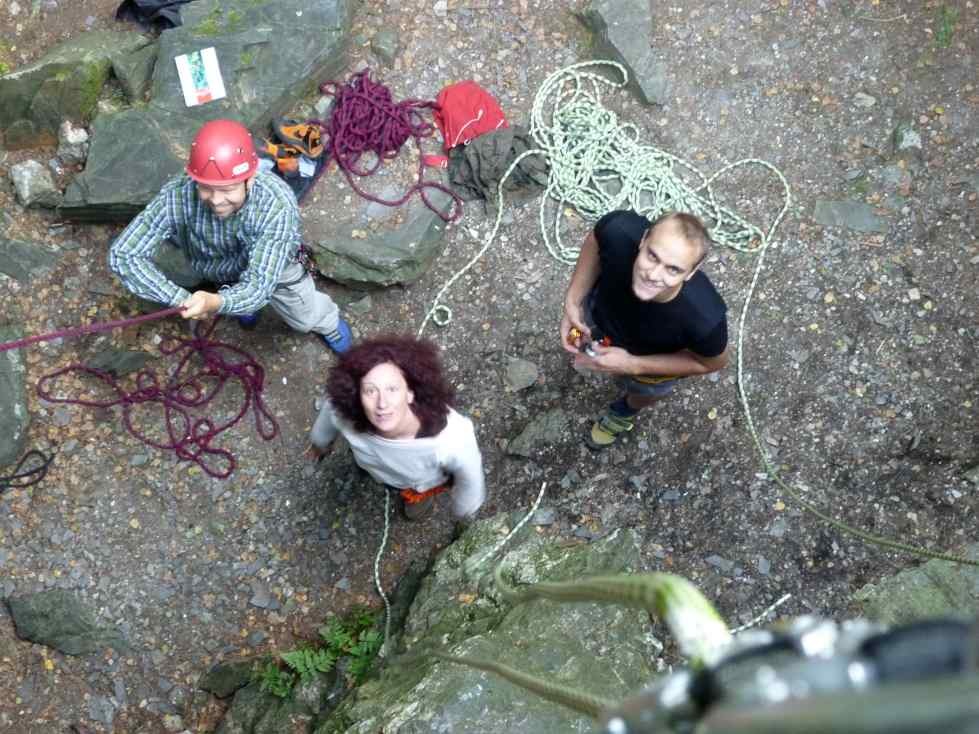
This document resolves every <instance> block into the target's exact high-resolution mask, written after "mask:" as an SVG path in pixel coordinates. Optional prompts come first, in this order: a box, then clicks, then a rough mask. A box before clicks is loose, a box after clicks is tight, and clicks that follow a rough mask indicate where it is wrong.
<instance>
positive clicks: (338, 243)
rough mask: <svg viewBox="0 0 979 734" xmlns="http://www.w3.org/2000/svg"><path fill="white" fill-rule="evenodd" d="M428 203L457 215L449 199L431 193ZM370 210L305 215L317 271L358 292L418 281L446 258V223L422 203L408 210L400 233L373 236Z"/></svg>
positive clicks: (385, 231) (409, 205) (382, 231)
mask: <svg viewBox="0 0 979 734" xmlns="http://www.w3.org/2000/svg"><path fill="white" fill-rule="evenodd" d="M428 197H429V199H430V200H431V201H432V203H433V204H435V206H437V207H439V208H440V209H441V211H443V212H444V213H445V214H448V213H449V212H450V211H451V206H452V199H451V198H450V197H449V196H448V195H447V194H444V193H442V192H441V191H438V190H431V191H429V193H428ZM374 206H376V205H374ZM370 208H371V205H369V204H367V203H366V202H364V201H361V202H360V207H359V208H356V207H354V208H351V207H332V208H329V209H318V208H316V207H313V206H310V207H306V208H305V209H304V211H303V227H304V235H305V236H304V241H305V242H306V243H307V245H308V246H309V247H310V249H311V250H312V251H313V254H314V257H315V260H316V266H317V268H318V269H319V271H320V272H321V273H322V274H323V275H325V276H326V277H328V278H331V279H333V280H335V281H337V282H338V283H344V284H346V285H350V286H354V287H362V286H389V285H395V284H397V283H410V282H411V281H413V280H417V279H418V278H419V277H421V275H422V274H423V273H424V272H425V271H426V270H428V267H429V266H430V265H431V263H432V262H433V261H434V260H435V258H436V257H438V256H439V254H440V253H441V252H442V249H443V247H444V237H443V234H444V232H445V226H446V224H445V222H444V221H443V220H442V219H441V217H439V216H438V215H437V214H436V213H435V212H434V211H432V210H431V209H429V208H428V207H426V206H425V205H424V204H423V203H422V202H421V200H420V199H419V198H418V197H416V198H414V199H412V200H411V201H410V202H409V203H407V204H405V205H404V208H405V214H404V221H403V222H401V223H400V224H399V225H398V226H397V227H395V228H390V229H388V228H386V227H380V228H378V230H376V231H371V230H369V229H368V228H367V225H366V223H367V222H368V221H369V220H371V219H372V218H371V217H370V214H369V212H368V210H369V209H370Z"/></svg>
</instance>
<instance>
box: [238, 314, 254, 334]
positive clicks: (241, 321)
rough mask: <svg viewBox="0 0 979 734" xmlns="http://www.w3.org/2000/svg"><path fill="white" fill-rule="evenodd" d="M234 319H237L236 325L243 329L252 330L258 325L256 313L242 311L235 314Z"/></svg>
mask: <svg viewBox="0 0 979 734" xmlns="http://www.w3.org/2000/svg"><path fill="white" fill-rule="evenodd" d="M235 319H237V320H238V326H240V327H241V328H242V329H244V330H245V331H252V330H253V329H254V328H255V327H256V326H258V313H244V314H241V315H240V316H235Z"/></svg>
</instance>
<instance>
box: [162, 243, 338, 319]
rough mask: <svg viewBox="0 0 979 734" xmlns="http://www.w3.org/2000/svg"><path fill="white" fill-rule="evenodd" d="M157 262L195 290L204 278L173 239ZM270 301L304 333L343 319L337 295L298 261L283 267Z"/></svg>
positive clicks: (172, 275)
mask: <svg viewBox="0 0 979 734" xmlns="http://www.w3.org/2000/svg"><path fill="white" fill-rule="evenodd" d="M155 262H156V265H157V267H159V268H160V270H161V271H162V272H163V273H164V275H166V276H167V277H168V278H170V280H172V281H173V282H174V283H176V284H177V285H179V286H181V287H182V288H186V289H187V290H190V291H193V290H194V289H195V288H197V286H199V285H200V284H201V283H203V282H204V277H203V276H202V275H201V274H200V273H198V272H197V271H195V270H194V269H193V268H192V267H190V263H189V262H187V258H186V256H185V255H184V254H183V252H182V251H181V250H180V248H178V247H176V246H175V245H173V244H172V243H170V242H163V243H162V244H161V247H160V250H159V252H158V254H157V256H156V258H155ZM269 305H270V306H271V307H272V308H273V309H275V312H276V313H277V314H279V316H281V317H282V320H283V321H285V322H286V323H287V324H288V325H289V326H290V327H292V328H293V329H295V330H296V331H301V332H303V333H304V334H305V333H306V332H308V331H315V332H316V333H317V334H329V333H330V332H332V331H333V330H334V329H336V328H337V322H338V321H339V320H340V309H339V308H337V305H336V304H335V303H334V302H333V299H332V298H330V297H329V296H328V295H326V294H325V293H321V292H320V291H318V290H316V283H315V282H314V281H313V277H312V276H311V275H310V274H309V273H307V272H306V270H305V268H303V266H302V265H300V264H299V263H297V262H292V263H289V264H288V265H286V267H285V269H284V270H283V271H282V275H281V276H280V277H279V282H278V283H277V284H276V286H275V290H274V291H272V297H271V298H270V299H269Z"/></svg>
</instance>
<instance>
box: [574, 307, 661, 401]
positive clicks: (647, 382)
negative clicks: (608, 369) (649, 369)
mask: <svg viewBox="0 0 979 734" xmlns="http://www.w3.org/2000/svg"><path fill="white" fill-rule="evenodd" d="M594 305H595V291H594V290H592V291H591V292H590V293H589V294H588V295H587V296H586V297H585V303H584V316H585V323H587V324H588V326H589V327H594V326H595V317H594V316H593V314H592V309H593V307H594ZM615 381H616V382H617V383H618V384H619V386H620V387H622V389H624V390H625V391H626V392H627V393H629V394H630V395H642V396H644V397H665V396H667V395H669V394H670V393H671V392H673V389H674V388H675V387H676V385H677V383H678V382H679V378H678V377H671V376H668V375H666V376H664V375H635V376H633V375H616V376H615Z"/></svg>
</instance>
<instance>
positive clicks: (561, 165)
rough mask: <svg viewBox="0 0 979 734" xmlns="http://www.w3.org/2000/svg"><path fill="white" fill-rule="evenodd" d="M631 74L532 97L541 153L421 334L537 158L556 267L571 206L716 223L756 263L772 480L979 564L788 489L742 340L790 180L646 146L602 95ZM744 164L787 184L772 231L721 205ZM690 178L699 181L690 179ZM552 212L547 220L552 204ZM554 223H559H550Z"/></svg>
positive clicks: (722, 236) (924, 551) (440, 315)
mask: <svg viewBox="0 0 979 734" xmlns="http://www.w3.org/2000/svg"><path fill="white" fill-rule="evenodd" d="M596 66H604V67H612V68H613V69H615V70H616V71H617V72H618V73H619V75H620V77H621V81H613V80H611V79H609V78H607V77H605V76H602V75H600V74H597V73H595V72H593V71H588V70H587V69H589V68H591V67H596ZM627 79H628V74H627V72H626V70H625V67H623V66H622V65H621V64H619V63H616V62H614V61H585V62H582V63H578V64H573V65H571V66H568V67H566V68H564V69H560V70H559V71H556V72H555V73H553V74H551V75H550V76H549V77H548V78H547V79H546V80H545V81H544V83H543V84H542V85H541V88H540V90H539V91H538V93H537V95H536V96H535V97H534V103H533V108H532V110H531V130H530V131H531V135H532V136H533V137H534V140H535V141H536V143H537V145H538V148H536V149H533V150H529V151H526V152H525V153H522V154H521V155H520V156H519V157H517V158H516V159H514V161H513V163H511V164H510V168H509V169H508V170H507V173H506V175H505V176H504V177H503V179H502V180H501V181H500V184H499V186H498V187H497V214H496V220H495V222H494V224H493V227H492V230H491V231H490V233H489V235H488V236H487V237H486V240H485V241H484V243H483V246H482V247H481V248H480V249H479V251H478V252H477V253H476V254H475V255H474V256H473V257H472V258H471V259H470V260H469V262H467V263H466V264H465V265H464V266H463V267H462V268H461V269H460V270H459V271H458V272H456V273H455V274H454V275H453V276H452V277H451V278H449V280H448V281H447V282H446V283H445V284H444V285H443V286H442V288H441V289H440V290H439V291H438V293H437V294H436V296H435V298H434V300H433V302H432V307H431V308H430V309H429V311H428V312H427V313H426V314H425V318H424V319H423V320H422V323H421V326H420V327H419V328H418V332H417V335H418V336H421V335H422V333H423V332H424V330H425V327H426V325H427V324H428V321H429V320H432V321H434V322H435V323H436V324H437V325H440V326H444V325H445V324H447V323H448V322H449V321H450V320H451V318H452V311H451V309H449V307H448V306H446V305H445V304H443V303H442V298H443V296H444V295H445V293H446V292H447V291H448V289H449V288H451V287H452V285H453V284H454V283H455V282H456V281H457V280H459V278H461V277H462V276H463V275H464V274H465V273H466V272H468V271H469V269H470V268H472V267H473V266H474V265H475V264H476V262H477V261H478V260H479V259H480V258H481V257H482V256H483V254H484V253H485V252H486V251H487V250H488V249H489V247H490V245H492V244H493V241H494V240H495V239H496V234H497V232H498V231H499V228H500V225H501V223H502V221H503V185H504V182H505V181H506V178H507V176H509V175H510V173H511V172H512V171H513V169H515V168H516V166H517V165H519V163H520V161H521V160H522V159H523V158H524V157H527V156H532V155H540V156H543V157H545V158H546V159H547V161H548V162H549V164H550V177H549V179H548V185H547V188H546V189H545V191H544V194H543V198H542V203H541V207H540V227H541V235H542V237H543V240H544V244H545V246H546V247H547V250H548V252H549V253H550V254H551V255H552V256H553V257H554V258H555V259H557V260H558V261H560V262H563V263H566V264H569V265H570V264H574V263H575V262H576V261H577V259H578V253H579V248H578V247H569V246H566V245H565V244H564V243H563V242H562V239H561V234H560V223H561V217H562V216H563V215H564V210H565V208H566V207H569V206H570V207H573V208H574V209H576V210H577V211H578V212H579V213H580V214H581V216H583V217H584V218H585V219H587V220H589V221H595V220H597V219H598V218H599V217H601V216H602V215H604V214H606V213H607V212H609V211H613V210H615V209H622V208H629V209H633V210H634V211H637V212H639V213H641V214H645V215H646V216H647V217H649V218H650V219H653V220H654V219H656V218H657V217H658V216H659V215H660V214H662V213H664V212H667V211H686V212H690V213H692V214H695V215H697V216H699V217H700V218H701V219H703V220H705V221H707V222H709V223H710V226H709V229H710V231H711V239H712V240H713V241H714V242H716V243H718V244H720V245H724V246H726V247H729V248H731V249H734V250H737V251H739V252H746V253H752V254H755V255H757V260H756V262H755V269H754V273H753V274H752V277H751V281H750V283H749V286H748V290H747V293H746V294H745V298H744V306H743V307H742V309H741V315H740V317H739V319H738V337H737V341H736V347H737V385H738V399H739V402H740V403H741V407H742V410H743V411H744V415H745V422H746V424H747V426H748V432H749V434H750V436H751V440H752V442H753V443H754V445H755V448H756V450H757V452H758V454H759V456H760V458H761V462H762V465H763V466H764V468H765V471H766V473H767V474H768V476H769V477H770V478H771V479H772V481H774V482H775V483H776V484H777V485H778V487H779V488H781V489H782V490H783V491H784V492H785V493H786V494H787V495H788V496H789V497H791V498H792V499H793V500H795V502H797V503H798V504H799V505H800V506H801V507H802V508H803V509H805V510H806V511H807V512H809V513H810V514H812V515H814V516H815V517H817V518H819V519H820V520H822V521H823V522H825V523H826V524H828V525H830V526H832V527H834V528H836V529H837V530H839V531H841V532H843V533H846V534H849V535H852V536H854V537H856V538H859V539H861V540H863V541H864V542H867V543H870V544H873V545H877V546H880V547H883V548H888V549H890V550H897V551H903V552H905V553H910V554H912V555H916V556H920V557H925V558H935V559H940V560H944V561H951V562H953V563H961V564H967V565H971V566H979V560H973V559H970V558H966V557H964V556H961V555H955V554H950V553H942V552H939V551H934V550H931V549H928V548H923V547H920V546H916V545H911V544H909V543H902V542H900V541H896V540H891V539H889V538H884V537H881V536H878V535H873V534H871V533H869V532H867V531H864V530H860V529H859V528H855V527H853V526H852V525H849V524H847V523H845V522H843V521H841V520H837V519H836V518H834V517H831V516H829V515H827V514H826V513H825V512H823V511H822V510H820V509H819V508H818V507H816V506H815V505H813V504H812V503H810V502H809V501H808V500H806V499H805V498H804V497H803V496H802V494H801V492H800V491H799V490H797V489H795V488H793V487H792V486H790V485H789V484H788V483H787V482H786V481H785V480H784V479H783V478H782V476H781V474H780V473H779V471H778V469H777V468H776V467H775V465H774V464H773V463H772V461H771V460H770V459H769V457H768V453H767V451H766V449H765V447H764V445H763V443H762V441H761V438H760V436H759V435H758V430H757V428H756V426H755V421H754V418H753V416H752V413H751V406H750V404H749V401H748V391H747V388H746V387H745V383H744V372H745V370H744V342H745V334H746V333H747V326H746V324H747V317H748V313H749V311H750V309H751V300H752V298H753V296H754V293H755V288H756V287H757V285H758V279H759V277H760V276H761V271H762V268H763V267H764V264H765V257H766V255H767V254H768V250H769V246H770V245H771V242H772V237H773V234H774V232H775V230H776V229H777V227H778V226H779V224H781V222H782V219H783V218H784V217H785V215H786V213H787V212H788V210H789V206H790V203H791V192H790V189H789V184H788V181H786V179H785V176H784V175H783V174H782V172H781V171H779V170H778V168H776V167H775V166H774V165H772V164H771V163H769V162H767V161H764V160H760V159H758V158H745V159H742V160H739V161H735V162H733V163H728V164H727V165H725V166H723V167H722V168H720V169H719V170H718V171H717V172H716V173H714V174H713V175H711V176H705V175H704V174H703V173H701V172H700V171H699V170H698V169H697V168H696V167H695V166H694V165H693V164H692V163H690V162H688V161H685V160H684V159H682V158H679V157H677V156H675V155H672V154H670V153H668V152H666V151H663V150H660V149H659V148H656V147H654V146H651V145H645V144H643V143H641V142H640V141H639V138H640V131H639V129H638V128H637V127H636V126H635V125H632V124H630V123H619V121H618V118H617V116H616V114H615V113H614V112H613V111H611V110H609V109H607V108H605V107H604V106H603V105H602V103H601V90H602V87H603V86H604V87H612V88H621V87H623V86H625V84H626V81H627ZM742 166H759V167H761V168H763V169H765V170H767V171H768V172H770V173H771V174H772V175H773V176H774V177H775V178H776V180H777V181H778V182H779V183H780V184H781V187H782V191H783V195H784V203H783V204H782V207H781V208H780V209H779V211H778V213H777V214H776V216H775V218H774V219H773V220H772V222H771V224H770V225H769V226H768V229H767V230H765V231H763V230H762V229H761V228H759V227H758V226H756V225H754V224H751V223H750V222H748V221H746V220H745V219H744V218H742V217H741V216H740V215H738V214H737V213H736V212H735V211H733V210H732V209H730V208H728V207H726V206H724V205H722V204H720V203H719V202H718V200H717V195H716V193H715V191H714V188H713V184H714V182H715V181H717V179H718V178H719V177H721V176H723V175H724V174H726V173H728V172H730V171H733V170H735V169H737V168H739V167H742ZM690 179H692V181H691V180H690ZM549 202H550V203H551V206H552V207H553V210H554V211H553V213H552V214H548V212H547V209H548V203H549ZM549 218H551V219H552V220H553V221H552V222H551V223H549V221H548V220H549Z"/></svg>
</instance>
